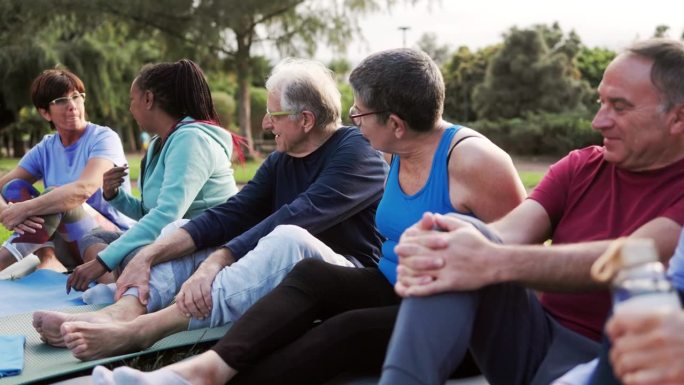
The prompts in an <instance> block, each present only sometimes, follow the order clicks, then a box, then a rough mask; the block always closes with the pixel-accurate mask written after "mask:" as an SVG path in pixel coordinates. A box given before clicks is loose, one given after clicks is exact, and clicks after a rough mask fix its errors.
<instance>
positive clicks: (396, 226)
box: [375, 126, 468, 285]
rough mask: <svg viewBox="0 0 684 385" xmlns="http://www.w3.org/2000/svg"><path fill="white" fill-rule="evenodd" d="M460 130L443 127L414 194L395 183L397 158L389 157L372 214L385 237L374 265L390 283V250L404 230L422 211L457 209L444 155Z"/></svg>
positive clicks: (393, 272)
mask: <svg viewBox="0 0 684 385" xmlns="http://www.w3.org/2000/svg"><path fill="white" fill-rule="evenodd" d="M460 129H461V126H451V127H449V128H447V129H446V130H444V134H442V138H441V139H440V141H439V145H438V146H437V151H435V155H434V157H433V158H432V169H431V170H430V176H428V179H427V182H426V183H425V186H423V188H421V189H420V191H418V192H417V193H415V194H414V195H407V194H405V193H404V191H402V189H401V186H399V167H400V165H401V159H399V157H398V156H394V157H393V158H392V164H391V165H390V171H389V175H388V176H387V183H386V184H385V193H384V194H383V195H382V199H381V200H380V204H379V205H378V210H377V212H376V214H375V225H376V226H377V228H378V230H379V231H380V233H381V234H382V235H383V236H384V237H385V238H386V240H385V242H384V243H383V244H382V256H381V257H380V263H379V265H378V268H379V269H380V271H381V272H382V273H383V274H384V275H385V277H386V278H387V280H388V281H390V283H391V284H392V285H394V284H395V283H396V281H397V261H398V259H397V255H396V254H395V253H394V246H396V245H397V242H399V237H401V234H402V233H403V232H404V230H406V229H407V228H409V227H411V226H413V225H414V224H415V223H416V222H418V220H420V218H422V217H423V213H425V212H426V211H430V212H433V213H440V214H446V213H451V212H457V211H456V210H455V209H454V207H453V206H452V204H451V200H450V199H449V172H448V168H447V155H448V154H449V148H450V144H451V141H452V139H453V137H454V135H456V133H457V132H458V130H460ZM466 215H468V214H466Z"/></svg>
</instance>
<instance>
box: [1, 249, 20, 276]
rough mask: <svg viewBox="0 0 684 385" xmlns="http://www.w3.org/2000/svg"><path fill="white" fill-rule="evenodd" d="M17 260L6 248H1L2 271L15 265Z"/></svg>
mask: <svg viewBox="0 0 684 385" xmlns="http://www.w3.org/2000/svg"><path fill="white" fill-rule="evenodd" d="M16 261H17V259H16V258H15V257H14V255H12V253H10V252H9V250H7V249H6V248H4V247H0V271H2V270H4V269H5V268H6V267H8V266H10V265H12V264H13V263H15V262H16Z"/></svg>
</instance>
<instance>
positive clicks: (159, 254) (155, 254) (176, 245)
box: [145, 229, 196, 265]
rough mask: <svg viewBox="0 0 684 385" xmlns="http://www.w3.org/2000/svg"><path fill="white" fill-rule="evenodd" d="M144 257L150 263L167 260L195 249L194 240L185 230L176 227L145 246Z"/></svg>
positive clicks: (154, 263)
mask: <svg viewBox="0 0 684 385" xmlns="http://www.w3.org/2000/svg"><path fill="white" fill-rule="evenodd" d="M145 249H146V250H145V251H146V253H145V259H146V261H147V262H149V263H150V264H151V265H156V264H159V263H162V262H168V261H171V260H174V259H178V258H180V257H183V256H185V255H188V254H190V253H192V252H193V251H195V250H196V247H195V242H193V240H192V237H190V234H188V232H187V231H185V230H183V229H178V230H176V231H174V232H173V234H170V235H168V236H165V237H162V238H159V239H157V241H155V242H154V243H152V244H150V245H149V246H147V247H146V248H145Z"/></svg>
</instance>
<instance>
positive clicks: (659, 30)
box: [653, 24, 670, 37]
mask: <svg viewBox="0 0 684 385" xmlns="http://www.w3.org/2000/svg"><path fill="white" fill-rule="evenodd" d="M669 30H670V27H669V26H667V25H665V24H660V25H658V26H656V28H655V31H653V37H668V36H669V34H668V33H667V31H669Z"/></svg>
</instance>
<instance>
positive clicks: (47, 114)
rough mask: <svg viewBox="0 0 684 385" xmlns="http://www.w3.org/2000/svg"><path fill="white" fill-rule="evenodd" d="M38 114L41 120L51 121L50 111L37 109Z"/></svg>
mask: <svg viewBox="0 0 684 385" xmlns="http://www.w3.org/2000/svg"><path fill="white" fill-rule="evenodd" d="M38 113H39V114H40V116H42V117H43V119H45V120H47V121H48V122H51V121H52V117H51V116H50V111H49V110H46V109H45V108H38Z"/></svg>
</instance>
